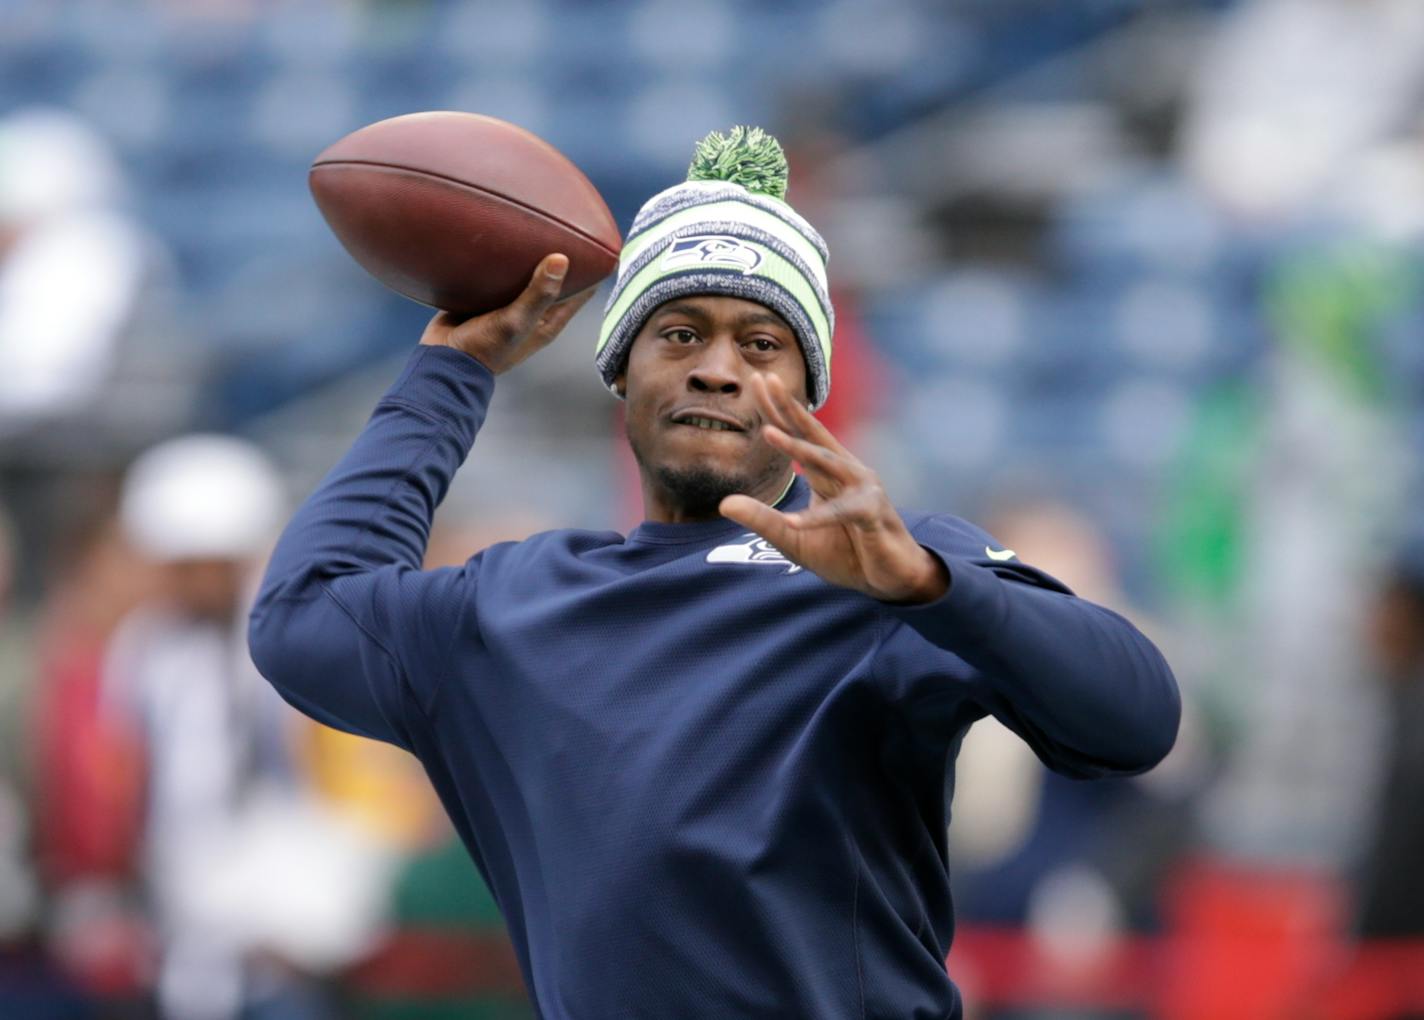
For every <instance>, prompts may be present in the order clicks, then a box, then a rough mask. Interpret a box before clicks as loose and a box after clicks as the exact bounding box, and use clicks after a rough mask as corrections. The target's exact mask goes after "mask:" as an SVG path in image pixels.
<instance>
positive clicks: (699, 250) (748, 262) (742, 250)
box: [662, 234, 761, 273]
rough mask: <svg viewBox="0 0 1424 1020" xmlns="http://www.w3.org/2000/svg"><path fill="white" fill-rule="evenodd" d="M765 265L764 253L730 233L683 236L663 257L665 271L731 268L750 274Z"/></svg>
mask: <svg viewBox="0 0 1424 1020" xmlns="http://www.w3.org/2000/svg"><path fill="white" fill-rule="evenodd" d="M759 265H761V252H759V251H757V250H756V249H755V248H753V247H752V246H751V245H749V244H747V243H746V242H745V241H742V240H740V239H739V238H736V237H732V236H730V235H728V234H699V235H696V236H694V237H681V238H678V239H677V240H676V241H674V242H673V243H672V247H671V248H669V249H668V253H667V254H666V255H665V256H663V264H662V268H663V269H664V270H670V269H692V268H694V267H697V266H730V267H732V268H733V269H740V270H741V271H742V272H743V273H750V272H751V271H752V270H754V269H755V268H756V267H757V266H759Z"/></svg>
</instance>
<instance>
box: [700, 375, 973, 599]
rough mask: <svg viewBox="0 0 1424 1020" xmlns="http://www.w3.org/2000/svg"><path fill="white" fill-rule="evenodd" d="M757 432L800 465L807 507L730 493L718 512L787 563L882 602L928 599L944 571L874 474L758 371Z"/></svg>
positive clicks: (937, 592)
mask: <svg viewBox="0 0 1424 1020" xmlns="http://www.w3.org/2000/svg"><path fill="white" fill-rule="evenodd" d="M751 387H752V394H753V396H755V397H756V399H757V403H758V404H760V405H761V409H762V417H763V424H762V434H763V435H764V436H765V437H766V441H767V442H768V443H770V444H771V445H772V446H774V447H776V448H777V449H778V450H781V451H783V452H784V453H786V454H788V455H789V456H790V457H792V458H793V459H794V460H796V461H798V462H800V464H801V467H802V469H803V470H804V471H805V476H806V480H807V482H808V483H809V484H810V486H811V503H810V505H809V506H808V507H807V508H806V509H805V510H800V511H797V512H794V513H782V512H781V511H779V510H776V509H773V508H772V507H769V506H767V505H766V504H765V503H763V502H761V501H760V500H757V499H754V498H752V497H751V496H744V495H736V496H728V497H726V498H725V499H723V500H722V503H721V506H720V507H719V508H718V509H719V510H720V511H721V514H722V516H723V517H727V518H729V519H731V520H734V521H736V522H737V523H738V524H740V525H742V526H743V527H744V528H748V529H750V530H751V531H755V532H756V533H757V534H759V535H761V537H762V538H764V539H766V540H767V541H768V542H770V543H771V544H772V545H774V546H776V548H777V549H779V550H780V551H781V554H782V555H783V556H785V557H786V558H787V559H789V560H790V561H791V562H793V563H798V564H800V565H801V566H803V567H805V568H806V569H807V570H810V571H814V572H815V573H816V574H817V575H819V576H820V577H822V578H824V579H825V580H827V581H830V582H831V583H832V584H839V585H841V586H843V587H846V588H854V589H855V590H857V591H862V592H864V593H865V594H867V595H869V596H871V597H872V598H876V599H880V600H881V601H884V602H901V603H918V602H932V601H934V600H935V599H937V598H939V597H940V596H941V595H943V594H944V593H945V592H946V591H948V589H949V583H950V578H949V572H948V571H947V570H946V569H945V566H944V564H943V563H942V562H941V561H940V559H939V558H938V557H937V556H934V555H933V554H932V553H930V552H929V551H928V550H927V549H925V548H924V547H923V546H921V545H920V544H919V543H918V542H916V541H915V539H914V537H913V536H912V535H911V534H910V532H909V529H907V528H906V527H905V522H904V521H903V520H901V519H900V515H899V513H898V512H897V511H896V510H895V507H894V506H893V505H891V503H890V499H889V497H888V496H886V495H885V490H884V489H883V488H882V487H881V485H880V479H879V478H878V477H877V476H876V474H875V472H874V471H872V470H870V468H868V467H866V466H865V465H864V464H862V463H861V462H860V461H859V460H857V459H856V458H855V457H854V456H852V455H851V453H850V452H849V451H848V450H847V449H846V448H845V447H844V446H842V445H841V444H840V443H839V442H838V441H837V440H836V437H835V436H833V435H831V433H830V430H829V429H827V428H826V427H825V426H824V425H822V424H821V423H820V422H819V421H817V420H816V419H815V418H814V417H813V416H812V415H811V412H810V411H808V410H806V408H805V407H803V406H802V405H801V404H800V403H798V402H797V401H796V400H795V398H793V397H792V396H791V394H790V393H789V392H787V389H786V386H785V384H784V383H782V381H781V380H780V379H779V378H777V377H776V376H774V375H769V374H765V373H760V372H758V373H756V374H754V375H753V376H752V381H751Z"/></svg>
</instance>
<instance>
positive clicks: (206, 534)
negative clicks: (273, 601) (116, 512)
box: [104, 435, 387, 1020]
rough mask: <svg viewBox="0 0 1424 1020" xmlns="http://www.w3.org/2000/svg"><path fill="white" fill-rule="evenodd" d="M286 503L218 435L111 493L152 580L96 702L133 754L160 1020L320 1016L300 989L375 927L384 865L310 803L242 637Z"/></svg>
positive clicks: (252, 450) (163, 456)
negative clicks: (122, 730) (136, 749)
mask: <svg viewBox="0 0 1424 1020" xmlns="http://www.w3.org/2000/svg"><path fill="white" fill-rule="evenodd" d="M283 503H284V500H283V493H282V485H281V483H280V480H279V477H278V475H277V473H276V471H275V470H274V468H273V466H272V465H271V464H270V463H269V462H268V460H267V458H266V457H265V455H264V454H262V453H261V452H260V451H259V450H258V449H257V448H256V447H254V446H252V445H251V444H248V443H246V442H243V441H240V440H237V439H233V438H229V437H225V436H217V435H194V436H185V437H181V438H178V439H174V440H170V441H168V442H166V443H163V444H160V445H158V446H157V447H154V448H152V449H150V450H148V451H147V452H145V453H144V454H142V455H141V456H140V457H139V458H138V459H137V460H136V461H135V462H134V464H133V465H132V466H131V467H130V469H129V471H128V473H127V475H126V477H125V479H124V484H123V491H122V496H121V502H120V519H121V522H122V525H123V528H124V531H125V534H126V535H127V536H128V538H129V540H130V541H131V542H132V543H133V545H134V546H135V547H136V548H137V549H138V550H139V552H140V553H142V554H143V555H144V556H146V557H147V558H149V559H150V560H151V561H152V562H153V563H154V564H155V567H156V570H157V576H156V584H155V591H154V593H153V596H152V598H151V599H149V600H148V601H147V602H146V603H145V604H143V605H142V606H140V607H139V608H138V609H136V610H135V611H134V612H133V613H131V614H130V615H129V616H128V617H127V618H126V619H125V620H124V621H123V623H122V624H121V626H120V627H119V629H118V631H117V633H116V634H115V635H114V638H113V641H112V643H111V645H110V647H109V649H108V654H107V661H106V664H105V676H104V688H105V690H104V697H105V701H106V703H107V706H108V707H109V710H110V711H112V712H114V713H115V714H116V716H117V718H118V720H120V721H121V725H123V726H124V727H126V728H127V729H128V730H129V731H130V732H131V733H133V734H134V736H135V739H136V741H137V743H138V744H139V746H140V747H141V752H142V759H143V773H144V776H145V784H144V790H145V792H144V800H143V822H142V833H141V841H142V845H141V848H140V860H141V864H140V867H139V871H140V873H141V879H142V885H143V892H144V895H145V897H146V899H147V902H148V905H149V909H150V910H151V912H152V917H153V923H154V925H155V928H156V936H157V943H158V953H157V957H158V965H157V980H156V988H157V998H158V1004H159V1008H160V1012H161V1014H162V1015H163V1016H164V1017H166V1018H170V1020H236V1018H243V1020H247V1018H256V1017H262V1018H269V1017H270V1018H282V1020H289V1018H290V1020H316V1018H324V1017H329V1016H330V1015H331V1013H330V1006H329V1004H328V1002H327V1001H326V999H327V997H326V995H325V993H324V992H323V991H322V990H321V989H320V987H319V986H317V985H316V984H315V983H313V982H312V981H310V980H307V979H306V978H305V977H304V976H303V974H304V972H306V971H324V970H329V969H331V968H333V967H335V966H338V965H340V964H341V963H344V962H345V961H347V960H349V959H351V958H353V957H354V956H355V955H356V954H357V953H358V952H359V951H360V950H361V949H362V948H364V945H365V944H366V942H367V940H368V939H369V938H370V936H371V933H372V929H373V925H374V923H375V919H376V917H377V916H378V913H379V905H378V899H379V889H380V883H381V881H382V876H383V875H384V874H385V872H386V868H387V856H386V854H385V853H384V851H382V850H381V849H380V848H379V847H377V846H375V845H374V844H373V843H372V842H371V841H370V840H369V839H364V838H362V833H361V832H360V831H359V830H358V829H356V828H355V827H354V826H352V825H350V824H347V823H346V822H344V820H342V819H341V818H340V817H339V816H335V815H333V814H332V813H330V812H329V811H327V810H325V809H324V808H323V806H322V805H321V804H319V802H317V801H316V800H315V799H314V798H313V797H312V796H311V795H310V794H309V791H308V790H307V788H306V784H305V782H304V780H303V778H302V776H301V775H300V773H299V772H298V769H297V767H296V763H295V762H294V757H293V752H294V744H293V741H294V739H295V737H294V728H295V727H296V726H297V725H299V724H301V721H300V719H299V717H297V716H296V715H295V714H294V713H292V712H291V711H290V710H289V709H287V707H286V706H285V705H283V704H282V703H281V701H280V699H278V698H276V697H275V695H274V694H273V692H272V691H271V688H270V687H268V686H267V685H266V684H264V683H262V681H261V678H260V677H258V676H257V674H256V671H255V670H254V669H253V667H252V664H251V661H250V659H249V658H248V655H247V652H246V647H245V643H244V641H243V637H242V620H243V618H244V612H245V608H246V606H247V604H248V598H249V592H250V586H251V580H252V570H253V565H254V563H255V562H256V560H257V558H258V557H259V556H260V555H261V554H262V552H263V551H264V550H265V548H266V547H267V543H268V542H269V540H270V536H271V534H272V532H273V529H274V527H275V525H276V523H277V521H278V520H279V518H280V515H281V513H282V508H283ZM301 725H304V724H301Z"/></svg>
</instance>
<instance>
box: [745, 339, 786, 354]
mask: <svg viewBox="0 0 1424 1020" xmlns="http://www.w3.org/2000/svg"><path fill="white" fill-rule="evenodd" d="M747 343H749V344H750V345H751V346H752V349H753V350H755V351H757V352H759V353H762V354H770V353H771V352H772V351H779V350H780V349H781V344H779V343H777V342H776V341H775V340H770V339H768V338H766V337H764V336H758V337H753V338H752V339H751V340H748V341H747Z"/></svg>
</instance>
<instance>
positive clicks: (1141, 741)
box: [1122, 659, 1182, 775]
mask: <svg viewBox="0 0 1424 1020" xmlns="http://www.w3.org/2000/svg"><path fill="white" fill-rule="evenodd" d="M1151 687H1152V689H1153V693H1152V694H1151V695H1150V696H1149V697H1147V698H1144V702H1143V706H1142V709H1141V712H1140V714H1139V716H1138V719H1137V720H1136V725H1135V726H1134V730H1135V732H1136V736H1137V739H1136V740H1135V741H1134V746H1133V748H1132V751H1131V754H1130V755H1128V756H1127V757H1128V759H1129V760H1127V761H1125V762H1123V763H1122V764H1123V772H1125V773H1126V774H1129V775H1137V774H1139V773H1142V772H1147V771H1149V770H1151V769H1154V768H1156V767H1157V766H1158V765H1160V764H1161V763H1162V761H1163V760H1164V759H1165V758H1166V757H1167V755H1169V754H1170V753H1171V752H1172V748H1173V747H1175V746H1176V743H1177V731H1178V730H1179V729H1180V728H1181V725H1182V692H1181V690H1180V688H1178V686H1177V680H1176V678H1175V677H1174V676H1173V675H1172V671H1171V669H1170V668H1169V667H1168V666H1167V663H1166V662H1165V661H1164V660H1160V659H1159V668H1158V670H1156V676H1155V677H1154V683H1153V684H1152V685H1151Z"/></svg>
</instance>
